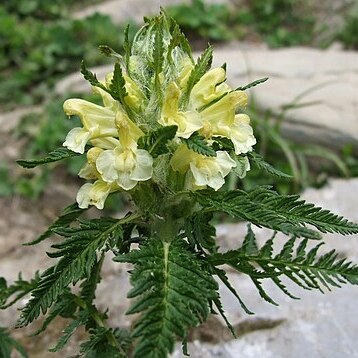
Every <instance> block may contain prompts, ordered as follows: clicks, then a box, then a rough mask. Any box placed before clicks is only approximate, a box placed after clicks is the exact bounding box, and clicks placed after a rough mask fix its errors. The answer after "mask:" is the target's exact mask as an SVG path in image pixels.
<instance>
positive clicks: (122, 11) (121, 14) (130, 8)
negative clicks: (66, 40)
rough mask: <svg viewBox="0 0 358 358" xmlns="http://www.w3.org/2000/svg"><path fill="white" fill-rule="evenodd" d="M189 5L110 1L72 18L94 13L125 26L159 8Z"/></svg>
mask: <svg viewBox="0 0 358 358" xmlns="http://www.w3.org/2000/svg"><path fill="white" fill-rule="evenodd" d="M205 2H206V3H208V4H210V3H221V4H228V5H230V3H231V2H232V1H230V0H206V1H205ZM183 3H190V1H189V0H150V1H148V0H111V1H106V2H104V3H100V4H97V5H94V6H90V7H87V8H85V9H83V10H80V11H78V12H76V13H75V14H74V16H73V17H74V18H77V19H81V18H84V17H87V16H90V15H92V14H94V13H96V12H99V13H102V14H104V15H108V16H110V17H111V19H112V21H113V22H114V23H117V24H126V23H127V22H128V21H134V22H136V23H142V21H143V17H144V16H150V15H155V14H157V13H158V12H159V9H160V7H164V8H165V7H168V6H171V5H178V4H183Z"/></svg>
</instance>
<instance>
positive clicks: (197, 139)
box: [182, 132, 216, 157]
mask: <svg viewBox="0 0 358 358" xmlns="http://www.w3.org/2000/svg"><path fill="white" fill-rule="evenodd" d="M182 140H183V142H184V143H185V144H186V145H187V147H188V148H189V149H191V150H192V151H194V152H196V153H199V154H202V155H205V156H207V157H216V152H215V150H214V149H213V148H212V147H210V146H209V145H208V144H207V142H206V140H205V138H204V137H203V136H201V135H199V134H198V133H197V132H194V133H193V134H192V135H191V136H190V137H189V138H187V139H184V138H182Z"/></svg>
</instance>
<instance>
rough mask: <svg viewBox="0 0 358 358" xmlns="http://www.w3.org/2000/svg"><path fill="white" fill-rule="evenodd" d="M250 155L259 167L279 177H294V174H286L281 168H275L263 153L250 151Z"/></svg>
mask: <svg viewBox="0 0 358 358" xmlns="http://www.w3.org/2000/svg"><path fill="white" fill-rule="evenodd" d="M248 156H249V157H250V159H252V160H253V161H254V163H255V164H256V165H257V167H258V168H260V169H263V170H265V171H266V172H267V173H269V174H271V175H275V176H277V177H279V178H286V179H290V178H292V175H289V174H286V173H284V172H282V171H281V170H278V169H276V168H274V167H273V166H272V165H271V164H269V163H267V162H266V161H265V160H264V158H263V157H262V156H261V155H259V154H257V153H255V152H249V153H248Z"/></svg>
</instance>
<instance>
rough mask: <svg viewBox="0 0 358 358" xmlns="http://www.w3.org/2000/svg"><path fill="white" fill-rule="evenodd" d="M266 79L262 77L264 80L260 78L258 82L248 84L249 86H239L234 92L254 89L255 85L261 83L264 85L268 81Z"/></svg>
mask: <svg viewBox="0 0 358 358" xmlns="http://www.w3.org/2000/svg"><path fill="white" fill-rule="evenodd" d="M268 79H269V78H268V77H264V78H260V79H258V80H255V81H253V82H250V83H249V84H247V85H245V86H241V87H238V88H236V89H235V91H245V90H247V89H249V88H252V87H255V86H257V85H260V84H261V83H264V82H266V81H267V80H268Z"/></svg>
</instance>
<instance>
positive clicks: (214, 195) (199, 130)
mask: <svg viewBox="0 0 358 358" xmlns="http://www.w3.org/2000/svg"><path fill="white" fill-rule="evenodd" d="M127 34H128V31H127ZM126 37H128V36H126ZM125 49H126V52H125V53H124V54H116V53H114V51H113V50H111V49H109V48H107V47H105V46H103V47H101V50H102V52H104V53H106V54H107V55H109V56H113V58H114V59H115V61H116V63H115V65H114V70H113V72H112V73H110V74H108V75H107V76H106V78H104V79H103V80H102V79H101V80H102V81H101V80H99V79H97V77H96V75H95V74H93V73H91V72H90V71H89V70H87V69H86V67H85V66H84V64H83V65H82V70H81V72H82V73H83V75H84V77H85V78H86V79H87V80H88V81H89V82H90V84H91V85H92V86H93V90H94V92H95V93H97V94H98V95H99V96H101V98H102V101H103V105H101V106H99V105H95V104H93V103H90V102H87V101H84V100H82V99H68V100H67V101H66V102H65V103H64V110H65V112H66V113H67V114H68V115H69V116H71V115H77V116H79V117H80V119H81V122H82V127H78V128H73V129H72V130H71V131H70V132H69V133H68V135H67V137H66V139H65V142H64V146H65V147H66V148H60V149H57V150H54V151H53V152H51V153H49V155H48V156H47V157H45V158H43V159H39V160H31V161H23V160H22V161H19V164H20V165H22V166H24V167H27V168H32V167H35V166H37V165H40V164H44V163H48V162H53V161H57V160H61V159H66V158H69V157H71V156H75V155H86V158H87V163H86V164H85V166H84V167H83V168H82V169H81V170H80V172H79V176H80V177H82V178H84V179H86V180H88V182H87V183H85V184H84V185H83V186H82V187H81V188H80V189H79V191H78V194H77V203H75V204H72V205H71V206H69V207H67V208H66V209H65V210H64V212H63V213H62V215H61V216H60V217H59V218H58V220H57V221H56V222H54V223H53V224H52V225H51V226H50V228H49V229H48V230H47V231H46V232H45V233H44V234H43V235H41V236H40V237H39V238H38V239H37V240H34V241H33V242H31V243H29V245H33V244H37V243H39V242H41V241H43V240H45V239H47V238H48V237H49V236H50V235H51V234H52V233H54V234H57V235H59V236H60V237H62V241H58V242H57V243H56V244H54V245H52V248H53V250H52V251H51V252H49V253H48V256H50V257H51V258H56V259H57V260H56V262H55V264H54V265H53V266H51V267H49V268H48V269H47V270H45V271H44V272H42V273H41V274H38V275H37V276H36V277H35V279H34V280H32V281H31V282H26V281H23V280H22V279H21V278H20V279H19V280H18V281H17V282H15V284H14V285H10V286H8V285H7V283H6V281H5V280H2V281H0V282H1V284H2V290H1V292H0V304H1V305H2V307H3V308H5V307H7V306H8V305H9V304H12V303H14V302H16V301H17V300H19V299H20V298H22V297H24V296H25V295H27V294H29V293H31V298H30V300H29V301H28V303H27V304H26V305H25V307H24V308H23V309H22V312H21V317H20V319H19V322H18V326H19V327H21V326H25V325H27V324H29V323H31V322H32V321H34V320H35V319H37V318H38V317H39V315H40V314H41V313H42V314H46V318H45V321H44V323H43V327H42V328H41V329H40V331H39V332H41V331H43V330H45V329H46V327H47V326H48V325H49V324H50V323H51V322H52V320H53V319H55V318H56V317H57V316H58V315H60V316H64V317H71V318H72V321H71V322H70V323H69V325H68V326H67V328H66V329H65V330H64V336H63V337H62V338H61V339H60V340H59V342H58V343H57V345H55V346H54V347H53V348H52V349H51V350H52V351H58V350H60V349H62V348H63V347H64V346H65V344H66V343H67V341H68V340H69V339H70V337H71V335H72V334H73V332H74V331H75V330H76V329H77V328H78V327H79V326H84V327H85V328H86V330H87V331H88V333H89V337H88V339H89V340H88V341H87V342H85V343H83V344H82V345H81V347H80V356H88V357H93V356H96V357H126V356H133V357H137V358H145V357H153V358H154V357H157V358H159V357H166V356H168V354H169V353H170V352H172V351H173V348H174V344H175V341H176V340H177V339H179V340H182V341H183V342H184V345H183V346H184V348H185V346H186V340H187V336H188V331H189V329H190V328H191V327H196V326H198V325H200V324H201V323H202V322H204V321H205V320H206V319H207V318H208V316H209V315H210V314H211V313H218V314H220V315H222V316H223V318H224V320H225V321H226V322H227V324H228V327H229V328H230V329H231V330H232V327H231V325H230V323H229V321H228V319H227V318H226V317H225V314H224V308H223V307H222V305H221V301H220V295H219V291H218V288H219V285H218V282H219V281H221V282H222V283H223V284H224V285H226V286H227V287H228V288H229V290H230V291H231V292H232V293H233V294H234V295H235V296H236V297H237V299H238V304H239V305H241V307H242V308H243V310H244V311H245V312H247V313H252V312H251V311H250V309H249V307H247V306H246V304H245V303H244V302H243V301H242V299H241V298H240V296H239V294H238V292H236V291H235V289H234V288H233V287H232V286H231V284H230V282H229V280H228V278H227V276H226V272H225V270H224V269H223V268H221V266H222V265H224V264H226V265H229V266H230V267H231V268H232V269H234V270H237V271H239V272H241V273H244V274H246V275H248V276H249V277H250V278H251V279H252V281H253V282H254V284H255V285H256V287H257V288H258V291H259V293H260V295H261V296H262V297H263V298H264V299H266V300H267V301H269V302H271V303H274V304H275V302H274V301H273V300H272V299H271V298H270V296H269V295H268V293H267V292H265V289H264V288H263V286H262V281H263V280H267V279H269V280H272V281H273V282H274V283H275V284H276V285H277V286H278V287H279V288H280V289H281V290H282V291H283V292H284V293H285V294H287V295H289V296H291V297H293V296H292V295H291V294H290V292H289V291H288V290H287V288H286V287H285V286H284V284H283V283H282V281H281V278H282V277H283V276H285V277H286V279H287V278H288V279H289V280H291V281H293V282H294V283H296V284H297V285H299V286H301V287H303V288H308V289H319V290H322V288H323V287H326V288H329V287H330V286H339V285H340V284H343V283H351V284H357V283H358V267H357V266H356V265H354V264H352V263H350V262H347V261H346V260H345V259H342V258H339V259H338V257H337V254H336V253H334V252H330V253H329V254H326V255H323V256H319V255H318V253H317V252H318V248H319V246H320V245H318V246H316V247H315V248H313V249H311V250H308V249H307V248H306V246H307V242H308V240H309V239H313V240H317V239H320V234H319V232H318V231H320V232H323V233H325V232H337V233H340V234H343V235H345V234H354V233H358V225H356V224H354V223H351V222H349V221H347V220H346V219H344V218H342V217H340V216H337V215H335V214H332V213H330V212H329V211H327V210H323V209H321V208H318V207H315V206H314V205H313V204H309V203H305V202H304V201H303V200H301V199H300V198H299V196H283V195H279V194H278V193H276V192H275V191H273V190H271V189H270V188H269V187H257V188H255V189H253V190H251V191H247V192H246V191H242V190H225V189H224V188H225V187H224V183H225V179H226V177H227V176H228V174H229V173H231V172H233V173H235V174H237V175H238V176H239V177H240V178H242V177H244V176H245V175H246V173H247V171H248V170H249V169H250V161H252V162H254V163H255V164H257V165H258V166H259V167H260V168H262V169H263V170H267V171H268V172H269V173H271V174H274V175H278V176H282V177H286V178H287V177H288V176H287V175H286V174H284V173H282V172H280V171H278V170H276V169H275V168H273V167H272V166H270V165H269V164H268V163H266V162H265V161H264V160H263V159H262V157H260V156H259V155H257V154H255V153H254V152H253V146H254V144H255V137H254V135H253V132H252V128H251V126H250V119H249V117H248V116H247V114H245V113H244V108H245V106H246V104H247V95H246V93H245V92H244V90H245V89H247V88H250V87H252V86H254V85H256V84H259V83H262V82H264V81H265V79H262V80H258V81H255V82H253V83H251V84H248V85H244V86H241V87H239V88H237V89H236V90H233V89H232V88H230V86H229V85H227V84H226V82H225V81H226V72H225V69H224V67H225V66H223V67H220V68H214V69H210V66H211V62H212V52H213V50H212V47H210V46H209V47H208V48H207V49H206V51H205V52H204V53H203V54H202V56H201V57H199V59H197V60H196V61H194V59H193V57H192V53H191V49H190V46H189V44H188V42H187V40H186V39H185V37H184V36H183V34H182V33H181V31H180V29H179V28H178V26H177V25H176V24H175V22H174V21H173V20H172V19H171V18H169V17H168V16H166V14H165V13H161V14H160V15H159V16H158V17H155V18H153V19H149V20H148V19H147V20H146V24H145V26H144V27H143V28H142V29H141V30H140V31H139V32H138V33H137V34H136V35H135V37H134V40H133V42H129V40H128V38H127V40H126V45H125ZM220 188H221V190H219V189H220ZM123 192H126V193H127V195H129V196H130V198H131V201H132V203H133V208H132V210H131V212H128V213H127V214H126V215H125V216H124V217H123V218H121V219H113V218H104V217H102V218H100V219H91V220H88V219H78V218H79V217H80V216H81V215H82V214H83V213H84V212H85V210H86V209H87V208H88V207H89V206H90V205H95V206H96V207H97V208H99V209H102V208H103V207H104V203H105V200H106V198H107V196H108V195H109V194H111V193H114V194H113V195H121V193H123ZM215 213H225V214H227V215H230V216H232V217H234V218H237V219H241V220H242V219H244V220H247V221H249V222H250V223H252V224H254V225H257V226H259V227H267V228H270V229H273V230H275V231H280V232H283V233H284V234H286V235H288V236H289V237H290V238H289V240H288V241H287V243H286V244H285V245H284V247H283V249H282V250H281V251H280V252H279V253H277V254H275V253H274V252H273V249H272V245H273V238H271V239H269V240H268V241H267V243H266V244H265V245H264V246H263V247H261V248H258V246H257V243H256V239H255V236H254V233H253V231H252V230H251V228H250V226H249V229H248V234H247V236H246V238H245V240H244V241H243V244H242V245H241V246H240V245H239V246H238V247H236V248H232V250H231V251H228V252H222V250H220V251H219V250H218V249H219V247H220V242H219V241H217V240H216V237H215V236H216V235H215V228H214V226H212V225H211V220H212V218H213V215H214V214H215ZM307 225H310V227H307ZM312 227H313V228H315V229H317V230H318V231H316V230H314V229H313V228H312ZM296 242H297V244H296ZM298 242H299V243H298ZM134 245H135V246H134ZM106 254H110V255H111V256H112V257H113V256H114V261H116V262H120V263H123V262H126V263H130V264H132V265H133V267H134V268H133V269H132V270H131V271H130V275H131V283H132V285H133V288H132V289H131V290H130V291H129V293H128V295H127V297H129V298H131V299H133V303H132V306H131V307H130V309H129V311H128V312H127V313H128V314H137V315H138V316H137V318H136V319H135V323H134V325H133V329H132V330H131V331H130V332H128V331H125V330H123V329H120V328H114V327H107V326H106V318H107V315H108V314H115V313H114V312H111V311H110V310H109V313H103V312H100V311H98V310H97V308H96V307H95V305H94V304H93V300H94V298H95V291H96V286H97V284H98V282H99V281H100V279H101V268H102V264H103V260H104V257H105V255H106ZM74 285H77V286H78V287H77V289H76V290H73V291H72V289H71V288H72V287H73V286H74ZM121 294H123V293H122V292H118V299H120V295H121ZM11 300H12V301H11ZM9 301H10V303H9ZM39 332H38V333H39ZM232 332H233V331H232ZM233 334H234V332H233ZM184 351H185V350H184Z"/></svg>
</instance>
